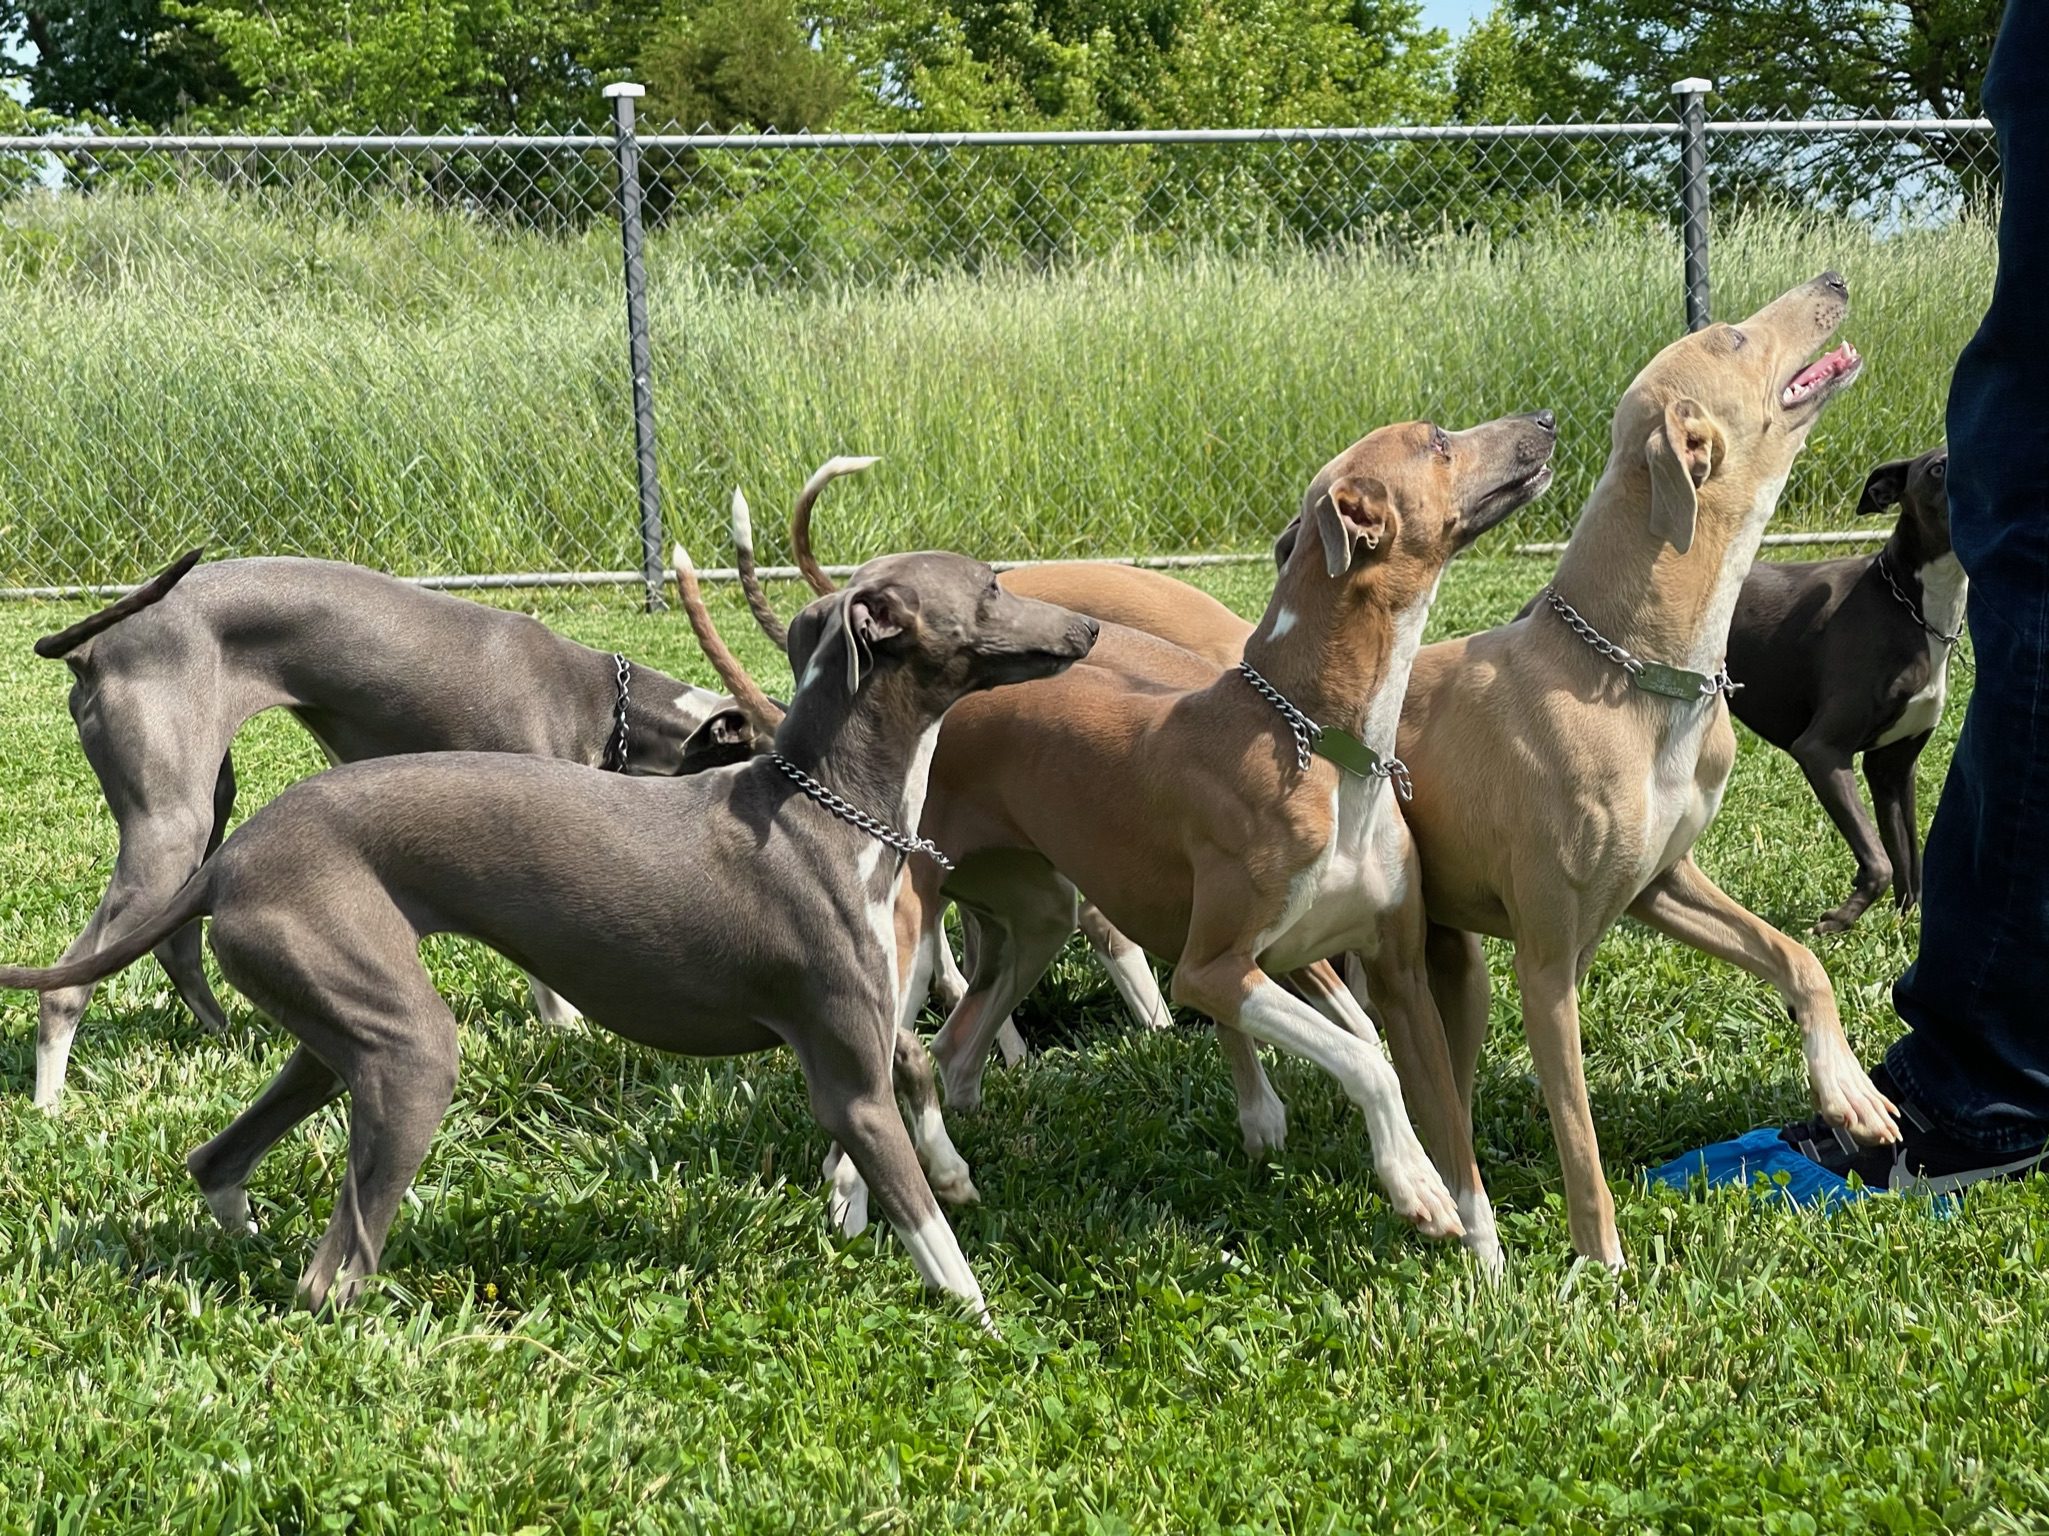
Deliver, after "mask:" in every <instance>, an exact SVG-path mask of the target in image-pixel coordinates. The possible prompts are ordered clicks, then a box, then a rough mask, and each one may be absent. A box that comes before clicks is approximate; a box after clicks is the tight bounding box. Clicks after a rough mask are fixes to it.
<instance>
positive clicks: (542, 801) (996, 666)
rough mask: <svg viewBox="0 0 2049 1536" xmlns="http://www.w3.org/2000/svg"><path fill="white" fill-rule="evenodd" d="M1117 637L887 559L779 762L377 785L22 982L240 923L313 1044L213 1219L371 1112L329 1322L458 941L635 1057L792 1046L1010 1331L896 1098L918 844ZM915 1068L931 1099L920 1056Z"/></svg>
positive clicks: (63, 978)
mask: <svg viewBox="0 0 2049 1536" xmlns="http://www.w3.org/2000/svg"><path fill="white" fill-rule="evenodd" d="M1096 629H1097V626H1096V623H1095V621H1094V620H1092V619H1087V618H1083V617H1081V616H1079V615H1076V614H1073V613H1070V612H1068V611H1066V610H1065V609H1061V608H1056V607H1053V606H1051V605H1050V604H1046V603H1039V602H1033V601H1031V600H1029V599H1025V598H1020V597H1016V596H1014V595H1012V594H1010V593H1007V592H1004V591H1003V590H1002V589H1001V588H999V587H998V586H997V585H996V583H995V579H994V576H993V574H992V573H991V571H990V570H989V568H988V567H987V566H985V565H982V564H980V563H978V562H976V561H972V560H967V559H964V558H962V557H961V556H958V555H947V554H916V555H895V556H889V557H885V558H883V559H879V560H873V561H870V562H869V563H868V564H867V565H865V566H863V567H862V568H861V569H860V571H859V572H857V573H856V575H855V578H854V579H853V581H852V582H851V583H850V585H849V586H848V588H847V590H846V591H845V592H843V593H841V594H839V595H837V596H835V597H832V598H829V599H823V600H820V601H818V602H815V603H813V604H811V605H810V606H809V607H808V608H806V609H805V610H804V612H803V613H802V614H800V615H799V616H798V618H797V621H796V622H795V623H794V624H793V625H792V626H791V651H792V654H793V655H794V656H795V657H796V658H797V660H798V665H799V673H800V676H801V679H802V682H801V684H800V686H799V687H798V689H797V691H796V694H795V696H794V698H793V699H792V700H791V704H790V709H789V713H788V716H787V718H785V719H784V720H783V721H782V723H781V726H780V728H779V729H778V731H777V732H776V737H775V746H776V751H775V753H774V754H773V755H771V756H768V757H761V758H754V759H751V760H749V761H745V762H741V763H737V764H734V765H732V766H729V767H724V768H716V769H711V770H708V771H705V772H702V773H698V774H695V775H692V776H690V777H685V778H673V779H670V778H661V779H649V778H629V777H625V776H622V775H616V774H598V773H591V772H588V771H587V770H585V769H583V768H581V767H579V766H577V765H575V764H572V763H567V762H563V761H560V760H554V761H551V760H547V759H543V758H536V757H518V756H511V755H504V754H481V753H436V754H431V755H422V756H412V757H401V758H386V759H383V760H381V761H375V762H366V763H355V764H350V765H347V766H344V767H341V768H337V769H335V770H333V771H332V772H330V773H325V774H321V775H319V776H317V777H316V778H313V779H309V780H307V781H305V782H304V783H301V784H297V785H294V786H293V787H292V788H291V789H288V790H287V791H285V793H284V794H282V795H280V796H279V797H278V798H277V799H276V800H275V801H273V802H272V803H271V804H270V805H268V806H266V807H265V808H264V809H263V810H261V811H259V812H258V813H257V814H256V815H255V816H253V817H251V818H250V820H249V821H248V823H247V824H246V825H244V826H243V827H242V828H240V829H239V830H238V831H237V832H236V833H235V834H234V835H233V836H232V837H230V838H228V839H227V841H226V842H225V843H224V844H223V845H222V846H221V848H220V849H219V850H218V851H217V852H215V853H214V854H213V855H212V856H211V857H209V858H208V859H207V860H206V862H205V863H204V864H203V865H202V866H201V867H200V869H199V871H198V872H197V873H196V874H194V875H193V876H192V877H191V879H189V880H188V881H186V882H185V884H184V885H183V886H182V887H181V888H180V889H179V890H178V891H177V892H176V893H175V894H174V895H173V896H172V897H171V898H170V899H169V901H168V902H167V903H165V904H163V905H160V906H159V907H158V908H157V909H156V910H154V911H152V912H150V913H149V914H148V915H146V916H143V917H140V918H139V919H137V920H135V921H133V922H131V923H130V924H129V925H127V926H126V927H124V928H123V929H122V930H121V931H120V932H118V933H117V934H114V935H111V936H109V937H108V938H107V939H106V940H104V941H103V943H102V945H101V946H100V947H99V948H98V949H97V950H95V951H94V952H92V953H89V954H86V955H81V956H78V957H76V958H74V959H71V960H68V961H66V962H64V963H62V964H60V965H56V966H53V967H51V968H49V969H47V970H26V969H20V968H5V969H0V986H5V987H26V988H33V989H35V990H37V991H48V990H51V989H53V988H57V987H68V986H78V985H81V984H83V983H86V982H89V981H95V980H98V979H100V978H102V977H105V976H107V975H110V974H112V973H113V972H114V971H116V970H118V969H119V968H120V967H122V966H124V965H127V964H129V963H131V962H132V961H134V960H136V959H138V958H139V957H141V956H142V955H144V954H147V953H148V952H149V951H150V950H151V948H153V947H154V946H155V945H157V944H160V943H162V942H163V941H164V940H165V939H166V938H168V937H169V936H170V935H171V934H173V933H175V932H177V931H178V930H179V929H180V928H181V927H182V926H184V925H185V924H187V923H189V922H191V921H192V920H193V919H195V918H197V917H201V916H205V915H211V916H212V918H213V944H214V951H215V954H216V955H217V956H218V958H219V960H220V965H221V970H222V973H223V974H224V975H225V976H226V977H227V978H228V979H229V980H230V981H231V982H233V983H234V984H235V986H236V987H238V988H239V989H240V990H241V991H242V992H243V993H244V994H246V995H247V996H248V997H249V998H250V1000H251V1001H252V1002H254V1003H255V1004H256V1005H257V1006H258V1007H259V1008H261V1009H262V1010H263V1011H264V1012H265V1013H266V1014H268V1015H269V1016H270V1017H271V1018H272V1019H274V1020H275V1021H276V1022H277V1023H278V1024H280V1025H282V1026H283V1027H284V1028H286V1029H288V1030H289V1031H291V1032H292V1033H293V1034H294V1035H296V1036H297V1037H298V1038H299V1042H300V1045H299V1049H298V1050H297V1051H295V1052H294V1053H293V1054H292V1056H291V1057H290V1058H289V1059H288V1061H287V1062H286V1064H285V1066H284V1069H283V1070H282V1071H281V1072H280V1073H279V1074H278V1076H277V1079H276V1080H275V1081H274V1082H273V1083H272V1084H271V1085H270V1087H269V1088H268V1089H266V1090H265V1091H264V1093H263V1094H262V1096H261V1097H260V1098H258V1099H257V1101H256V1102H255V1103H254V1104H252V1105H251V1106H250V1107H249V1108H248V1109H247V1110H245V1111H244V1112H243V1113H242V1115H241V1116H239V1117H238V1118H237V1119H236V1120H235V1121H234V1123H233V1124H231V1125H230V1126H229V1127H228V1128H227V1129H226V1130H224V1131H223V1132H222V1133H221V1134H220V1135H218V1136H216V1137H215V1138H214V1139H213V1140H211V1141H209V1142H207V1143H206V1144H205V1145H204V1146H201V1147H199V1148H197V1149H196V1150H195V1151H194V1152H193V1153H192V1154H191V1155H190V1157H189V1158H188V1159H187V1166H188V1167H189V1168H190V1169H191V1171H192V1173H193V1176H194V1177H195V1178H196V1179H197V1180H198V1182H199V1186H200V1189H201V1191H202V1192H203V1193H204V1194H205V1196H206V1200H207V1204H208V1205H209V1207H211V1209H212V1210H213V1212H214V1214H215V1215H216V1217H217V1218H219V1219H220V1220H221V1221H222V1223H223V1224H224V1225H226V1226H228V1227H229V1228H230V1229H231V1230H233V1229H241V1228H245V1227H246V1225H247V1222H248V1198H247V1196H246V1194H245V1193H244V1185H245V1182H246V1181H247V1179H248V1177H249V1175H250V1172H251V1171H252V1170H253V1169H254V1167H255V1166H256V1163H257V1160H258V1159H259V1158H261V1157H262V1155H263V1153H264V1152H265V1151H266V1150H267V1149H268V1148H269V1147H271V1146H272V1145H274V1144H275V1143H276V1141H277V1140H278V1139H279V1138H280V1137H281V1136H283V1135H284V1134H285V1133H286V1132H288V1131H289V1130H290V1129H291V1128H292V1127H293V1126H295V1125H297V1124H298V1123H299V1122H300V1121H302V1120H303V1119H305V1118H306V1116H308V1115H310V1114H311V1113H313V1112H314V1111H315V1110H316V1109H318V1108H319V1107H320V1106H321V1105H323V1104H325V1103H327V1102H328V1101H329V1100H331V1099H333V1098H334V1097H336V1096H337V1095H338V1094H340V1093H341V1092H342V1091H343V1090H344V1088H346V1089H347V1091H348V1093H349V1095H350V1100H351V1107H350V1117H349V1154H348V1167H347V1172H346V1174H345V1176H344V1178H343V1180H342V1185H341V1191H340V1194H339V1196H338V1198H337V1200H336V1203H335V1210H334V1215H333V1218H332V1220H331V1221H330V1223H329V1225H328V1228H327V1231H326V1234H325V1236H324V1237H323V1238H322V1239H321V1242H320V1245H319V1247H318V1249H317V1250H316V1252H315V1254H314V1256H313V1259H312V1262H311V1263H310V1264H309V1265H308V1267H307V1269H306V1270H305V1272H304V1274H303V1276H302V1277H301V1280H300V1283H299V1294H300V1296H301V1298H302V1299H303V1300H304V1301H305V1302H306V1303H307V1304H308V1305H310V1306H314V1307H318V1306H320V1305H322V1304H323V1303H324V1302H327V1301H330V1300H331V1301H333V1302H335V1303H336V1304H346V1303H347V1302H348V1301H349V1300H350V1299H351V1298H352V1297H353V1296H354V1295H355V1293H356V1291H357V1290H358V1288H359V1287H360V1286H361V1285H362V1283H363V1278H364V1277H365V1276H366V1275H368V1274H369V1273H371V1272H372V1271H373V1270H375V1268H376V1267H377V1262H378V1258H379V1255H380V1254H381V1252H382V1249H383V1246H384V1239H385V1235H386V1233H387V1232H388V1231H389V1229H390V1226H391V1222H392V1218H393V1217H394V1216H395V1215H396V1213H397V1210H398V1205H399V1201H400V1198H401V1196H402V1195H403V1193H404V1191H405V1187H406V1185H407V1183H408V1181H409V1180H410V1179H411V1178H412V1176H413V1174H414V1172H415V1171H416V1170H417V1169H418V1167H419V1165H420V1161H421V1159H422V1158H423V1157H424V1156H425V1154H426V1151H427V1146H428V1143H429V1142H430V1141H431V1140H432V1138H433V1135H434V1131H435V1128H436V1127H437V1126H438V1125H439V1124H440V1121H441V1119H442V1116H443V1115H444V1114H445V1112H446V1111H447V1108H448V1104H449V1100H450V1098H451V1096H452V1094H453V1093H454V1089H455V1072H456V1026H455V1019H454V1017H453V1015H451V1014H450V1013H449V1011H448V1008H447V1006H446V1005H445V1004H444V1003H443V1002H442V1000H441V999H440V997H439V996H438V995H436V993H435V991H434V988H433V985H432V983H431V982H430V981H429V979H428V976H427V972H426V970H425V968H424V967H423V966H422V964H421V962H420V958H419V955H418V952H417V951H418V946H419V942H420V939H421V938H422V937H423V936H424V935H426V934H429V933H438V932H454V933H463V934H468V935H470V936H472V937H475V938H478V939H481V940H482V941H483V942H484V943H486V944H488V945H490V946H491V947H492V948H494V949H496V950H498V951H499V952H500V953H502V954H504V955H506V956H507V957H508V958H510V959H512V960H513V961H514V962H515V963H517V964H519V965H520V966H522V967H523V968H525V969H526V970H527V971H528V972H529V973H530V974H532V975H534V976H537V977H539V978H540V979H542V980H543V981H544V982H545V983H546V984H547V985H549V986H551V987H553V988H554V989H555V990H557V991H558V992H560V993H561V995H562V996H563V997H565V998H567V999H568V1000H569V1001H571V1002H572V1003H574V1004H575V1005H576V1006H578V1007H579V1008H581V1009H582V1010H583V1011H584V1012H585V1014H586V1015H588V1016H589V1017H590V1018H592V1019H594V1020H596V1021H597V1022H599V1023H602V1024H604V1025H605V1026H606V1027H608V1028H610V1029H613V1030H616V1031H617V1032H619V1033H620V1034H622V1035H624V1036H626V1037H627V1038H629V1039H632V1040H637V1041H640V1042H642V1043H644V1044H648V1045H653V1046H657V1047H659V1048H662V1049H665V1050H671V1051H678V1052H684V1053H687V1054H691V1055H708V1056H722V1055H733V1054H738V1053H742V1052H751V1051H761V1050H767V1049H769V1048H771V1047H773V1046H777V1045H788V1046H790V1047H792V1048H793V1049H794V1050H795V1051H796V1053H797V1057H798V1061H799V1063H800V1064H801V1066H802V1067H803V1070H804V1075H805V1078H806V1080H807V1081H808V1083H809V1085H810V1090H811V1103H812V1108H813V1110H814V1112H815V1113H816V1114H817V1116H818V1118H819V1121H820V1123H821V1124H822V1125H824V1126H825V1127H826V1129H827V1130H829V1131H830V1132H831V1134H832V1136H833V1138H834V1139H835V1141H836V1142H838V1143H839V1144H840V1145H841V1146H843V1147H845V1148H846V1149H847V1151H848V1152H849V1153H850V1154H851V1157H852V1160H853V1163H854V1165H855V1166H856V1167H857V1168H858V1169H859V1170H860V1173H861V1175H862V1177H863V1178H864V1180H865V1181H866V1183H867V1184H868V1185H869V1186H871V1187H872V1188H873V1190H874V1193H875V1195H876V1196H877V1198H878V1200H879V1201H880V1204H881V1206H882V1209H883V1211H884V1213H885V1214H886V1215H887V1217H888V1219H889V1221H890V1223H891V1225H892V1226H893V1227H894V1228H895V1229H896V1231H897V1233H898V1235H899V1237H900V1238H901V1239H902V1241H903V1243H904V1246H905V1248H906V1249H907V1250H908V1251H909V1253H910V1255H911V1257H912V1259H913V1261H914V1262H915V1263H916V1264H917V1266H918V1269H919V1272H920V1273H921V1274H922V1275H923V1276H924V1278H925V1281H926V1283H927V1284H928V1285H931V1286H934V1287H937V1288H940V1289H943V1290H946V1291H949V1292H951V1293H953V1294H954V1295H956V1296H958V1297H959V1298H961V1299H962V1300H963V1301H964V1302H965V1303H966V1304H967V1305H968V1306H969V1307H970V1309H971V1310H972V1311H974V1312H975V1313H976V1314H977V1315H980V1316H982V1317H983V1318H984V1320H985V1321H986V1316H987V1314H986V1309H985V1308H984V1307H983V1304H982V1297H981V1292H980V1289H979V1287H978V1286H977V1285H976V1283H975V1279H974V1276H973V1274H972V1273H971V1272H970V1271H969V1269H968V1265H967V1261H966V1259H965V1257H964V1256H963V1255H962V1253H961V1250H960V1246H959V1244H958V1243H957V1242H956V1241H955V1239H954V1236H953V1232H952V1229H951V1228H950V1227H948V1225H947V1223H946V1221H945V1219H944V1218H943V1217H942V1216H941V1215H940V1213H939V1210H938V1207H937V1205H936V1203H935V1201H934V1198H933V1190H932V1187H931V1186H930V1185H929V1184H928V1183H927V1181H926V1177H925V1174H924V1172H923V1171H921V1169H920V1166H919V1165H920V1160H921V1159H920V1155H919V1154H920V1153H923V1154H924V1155H925V1157H926V1158H928V1159H929V1158H930V1156H931V1155H932V1154H933V1152H934V1151H935V1150H938V1151H940V1152H941V1154H942V1155H944V1152H945V1149H935V1148H933V1147H929V1146H927V1147H918V1146H916V1145H915V1144H914V1141H913V1138H912V1137H911V1136H910V1135H908V1134H907V1133H906V1131H905V1127H904V1122H903V1119H902V1118H901V1116H900V1115H899V1113H898V1111H897V1108H896V1106H895V1105H894V1104H893V1103H892V1102H891V1088H892V1078H893V1076H894V1075H895V1074H896V1073H897V1072H899V1071H901V1070H902V1069H903V1068H904V1066H905V1065H906V1064H905V1062H904V1060H903V1053H901V1052H898V1051H897V1049H896V1043H897V1035H896V1031H895V1029H894V1022H895V1013H896V1002H897V999H896V986H895V969H896V947H895V938H894V933H893V930H892V927H891V922H892V915H893V912H892V909H893V904H894V898H895V892H896V888H897V884H898V874H899V870H900V867H901V865H902V862H903V859H904V857H905V855H906V853H908V852H911V851H914V850H916V849H918V848H920V847H922V846H923V845H921V844H918V843H916V842H915V841H914V840H913V839H911V838H909V837H908V836H906V835H905V834H904V833H902V832H900V831H897V830H895V828H902V827H915V826H916V825H917V821H918V815H919V808H920V804H921V802H922V801H923V799H924V794H925V779H926V769H927V765H928V763H929V760H930V759H929V753H930V750H931V743H932V739H933V736H934V734H935V733H936V731H937V728H938V724H939V720H940V717H941V716H942V715H943V714H944V713H945V712H946V711H947V709H948V708H949V707H951V706H952V705H954V704H955V703H956V701H958V700H960V699H961V698H963V697H964V696H967V695H969V694H972V693H973V692H975V691H976V690H978V689H985V688H994V687H998V686H999V685H1002V684H1006V683H1015V682H1021V681H1024V680H1026V679H1030V678H1043V677H1047V676H1050V675H1052V674H1054V673H1056V672H1059V671H1061V670H1063V669H1065V668H1066V667H1069V666H1071V665H1072V664H1073V663H1074V662H1075V661H1076V660H1078V659H1079V658H1080V657H1082V656H1084V655H1086V654H1087V652H1088V649H1089V647H1090V645H1091V644H1092V643H1093V641H1094V639H1095V635H1096ZM916 1065H917V1066H918V1067H920V1068H922V1069H923V1070H924V1071H925V1072H927V1073H928V1074H929V1071H930V1065H929V1062H927V1061H925V1060H924V1057H923V1052H922V1050H921V1051H920V1052H918V1061H917V1063H916ZM921 1124H922V1125H926V1126H934V1125H936V1124H937V1118H936V1116H935V1117H932V1118H931V1120H930V1121H921ZM941 1134H942V1135H943V1129H942V1130H941ZM954 1160H955V1161H957V1158H955V1159H954Z"/></svg>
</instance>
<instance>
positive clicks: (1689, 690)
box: [1632, 661, 1707, 699]
mask: <svg viewBox="0 0 2049 1536" xmlns="http://www.w3.org/2000/svg"><path fill="white" fill-rule="evenodd" d="M1632 680H1633V681H1634V682H1635V684H1636V686H1637V687H1639V688H1641V689H1642V690H1643V691H1644V692H1645V693H1657V694H1663V695H1664V696H1665V697H1666V698H1668V699H1700V698H1705V697H1706V695H1707V689H1706V684H1707V679H1706V678H1704V677H1702V676H1701V675H1700V674H1699V673H1698V672H1689V671H1687V670H1686V669H1685V668H1684V667H1668V666H1666V665H1665V664H1664V663H1663V662H1662V661H1647V662H1645V663H1643V665H1642V667H1641V668H1639V669H1638V670H1637V671H1636V672H1635V673H1634V674H1632Z"/></svg>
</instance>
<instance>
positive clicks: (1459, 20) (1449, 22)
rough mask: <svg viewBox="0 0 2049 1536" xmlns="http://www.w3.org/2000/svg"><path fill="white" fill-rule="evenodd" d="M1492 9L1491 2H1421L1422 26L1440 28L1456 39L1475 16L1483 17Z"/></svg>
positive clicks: (1482, 0)
mask: <svg viewBox="0 0 2049 1536" xmlns="http://www.w3.org/2000/svg"><path fill="white" fill-rule="evenodd" d="M1493 8H1494V7H1493V0H1423V24H1424V25H1425V26H1429V27H1442V28H1444V30H1445V31H1447V32H1449V33H1450V34H1451V35H1452V36H1453V37H1457V36H1458V35H1459V34H1460V33H1461V32H1463V31H1465V29H1466V24H1467V23H1468V22H1470V21H1471V20H1472V19H1473V18H1474V17H1475V16H1484V15H1486V14H1487V12H1489V11H1490V10H1492V9H1493Z"/></svg>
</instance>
